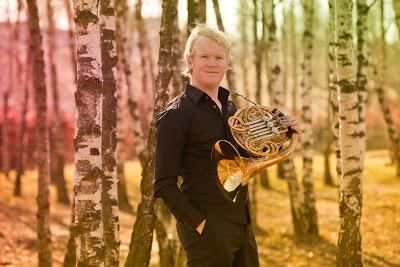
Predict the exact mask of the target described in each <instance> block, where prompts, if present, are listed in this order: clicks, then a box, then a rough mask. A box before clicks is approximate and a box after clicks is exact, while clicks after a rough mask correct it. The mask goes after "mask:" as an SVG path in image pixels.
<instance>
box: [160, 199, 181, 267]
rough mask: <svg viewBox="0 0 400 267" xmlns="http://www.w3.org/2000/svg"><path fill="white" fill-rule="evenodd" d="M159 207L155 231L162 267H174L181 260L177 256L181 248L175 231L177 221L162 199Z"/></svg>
mask: <svg viewBox="0 0 400 267" xmlns="http://www.w3.org/2000/svg"><path fill="white" fill-rule="evenodd" d="M157 207H158V211H157V220H156V223H155V230H156V235H157V242H158V249H159V256H160V266H161V267H174V266H175V265H176V264H177V261H178V260H179V259H178V258H177V255H178V253H179V247H180V242H179V241H178V235H177V233H176V229H175V224H176V220H175V218H173V216H172V214H171V212H170V211H169V209H168V207H167V206H165V204H164V203H163V202H162V201H161V200H160V199H158V200H157Z"/></svg>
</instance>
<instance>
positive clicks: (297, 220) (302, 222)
mask: <svg viewBox="0 0 400 267" xmlns="http://www.w3.org/2000/svg"><path fill="white" fill-rule="evenodd" d="M269 3H270V5H269V8H267V10H269V11H270V14H267V18H268V17H270V21H269V23H268V29H269V40H268V47H269V48H268V66H267V73H268V87H269V91H270V98H271V105H273V106H274V107H277V108H278V109H280V110H282V108H283V87H282V85H283V82H282V73H281V67H280V59H279V49H278V45H277V40H276V23H275V16H274V15H273V14H274V10H275V7H276V5H275V4H274V2H273V1H271V2H269ZM282 165H283V171H284V177H285V179H286V180H287V182H288V189H289V196H290V207H291V213H292V221H293V227H294V233H295V235H296V236H297V237H301V236H303V235H304V234H305V233H306V231H307V223H306V222H307V220H306V218H305V216H304V207H303V200H302V199H301V196H300V191H299V184H298V181H297V177H296V172H295V165H294V163H293V160H292V159H288V160H285V161H283V162H282Z"/></svg>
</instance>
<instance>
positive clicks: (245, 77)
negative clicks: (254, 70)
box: [239, 0, 250, 96]
mask: <svg viewBox="0 0 400 267" xmlns="http://www.w3.org/2000/svg"><path fill="white" fill-rule="evenodd" d="M248 10H249V7H248V2H247V0H240V6H239V17H240V18H239V32H240V38H241V42H240V43H241V45H242V52H241V55H240V63H239V65H240V67H241V70H242V71H241V72H242V73H241V77H242V90H243V91H244V93H245V94H246V95H247V96H249V95H250V92H249V66H248V61H247V51H248V49H249V36H248V24H249V14H248Z"/></svg>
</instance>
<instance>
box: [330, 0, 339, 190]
mask: <svg viewBox="0 0 400 267" xmlns="http://www.w3.org/2000/svg"><path fill="white" fill-rule="evenodd" d="M336 10H337V9H336V0H329V106H330V117H331V120H330V123H329V124H330V125H331V135H332V137H333V143H334V146H335V155H336V174H337V177H338V179H337V181H338V183H339V184H340V179H339V177H341V176H342V169H341V168H340V162H341V156H340V144H339V100H338V88H337V86H338V82H337V67H336V49H337V36H336Z"/></svg>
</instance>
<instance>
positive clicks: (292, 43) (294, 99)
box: [290, 0, 298, 114]
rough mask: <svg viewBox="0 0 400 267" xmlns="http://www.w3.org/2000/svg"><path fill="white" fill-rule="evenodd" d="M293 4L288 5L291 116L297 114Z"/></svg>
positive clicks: (294, 16)
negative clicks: (290, 59) (290, 58)
mask: <svg viewBox="0 0 400 267" xmlns="http://www.w3.org/2000/svg"><path fill="white" fill-rule="evenodd" d="M294 2H295V0H292V1H291V3H290V36H291V42H290V51H291V56H292V87H293V88H292V90H293V91H292V112H293V114H296V113H297V91H298V89H297V88H298V86H297V85H298V77H297V42H296V40H297V38H296V36H297V35H296V26H295V21H296V14H295V11H294Z"/></svg>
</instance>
